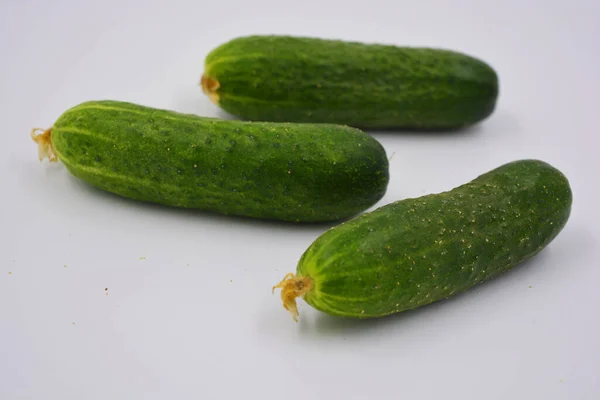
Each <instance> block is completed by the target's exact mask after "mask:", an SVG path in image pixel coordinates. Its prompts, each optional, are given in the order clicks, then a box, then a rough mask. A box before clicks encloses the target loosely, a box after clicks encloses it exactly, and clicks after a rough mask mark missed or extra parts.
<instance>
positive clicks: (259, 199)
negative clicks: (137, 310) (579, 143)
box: [32, 36, 572, 320]
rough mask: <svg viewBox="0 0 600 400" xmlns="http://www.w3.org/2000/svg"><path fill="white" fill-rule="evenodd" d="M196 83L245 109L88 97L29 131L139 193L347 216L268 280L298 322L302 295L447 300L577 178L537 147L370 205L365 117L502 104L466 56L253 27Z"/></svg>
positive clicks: (370, 145) (566, 202)
mask: <svg viewBox="0 0 600 400" xmlns="http://www.w3.org/2000/svg"><path fill="white" fill-rule="evenodd" d="M201 86H202V90H203V91H204V93H205V94H206V95H207V96H208V98H210V100H211V101H212V102H214V103H215V104H217V105H218V106H220V107H221V108H222V109H223V110H225V111H227V112H229V113H231V114H233V115H234V116H236V117H237V118H238V119H237V120H225V119H219V118H208V117H201V116H197V115H190V114H182V113H178V112H175V111H172V110H162V109H155V108H150V107H146V106H143V105H138V104H131V103H127V102H121V101H114V100H102V101H87V102H84V103H82V104H79V105H77V106H75V107H73V108H70V109H68V110H66V111H65V112H64V113H63V114H62V115H61V116H60V117H59V118H58V119H57V120H56V122H55V123H54V124H53V126H52V127H50V128H48V129H38V128H36V129H34V130H33V131H32V138H33V140H34V141H35V142H37V143H38V148H39V158H40V160H42V159H44V158H46V157H47V158H48V159H49V160H50V161H58V160H60V161H61V162H62V163H63V164H64V165H65V167H66V168H67V169H68V171H69V172H70V173H71V174H72V175H74V176H75V177H77V178H79V179H81V180H83V181H85V182H87V183H88V184H90V185H93V186H94V187H96V188H99V189H101V190H105V191H107V192H111V193H114V194H117V195H120V196H123V197H126V198H130V199H134V200H138V201H146V202H152V203H157V204H163V205H166V206H172V207H185V208H193V209H199V210H206V211H210V212H216V213H220V214H229V215H236V216H243V217H248V218H257V219H259V218H260V219H270V220H279V221H290V222H294V223H315V222H324V221H336V222H339V223H338V225H337V226H335V227H333V228H331V229H329V230H328V231H326V232H325V233H324V234H322V235H321V236H320V237H318V238H317V239H316V240H315V241H314V242H313V243H312V245H311V246H310V247H309V248H308V249H307V250H306V251H305V252H304V254H303V255H302V257H301V259H300V261H299V263H298V266H297V270H296V273H295V274H292V273H290V274H288V275H286V276H285V277H284V279H283V280H282V281H281V283H279V284H278V285H276V286H275V287H274V288H273V289H275V288H281V298H282V300H283V304H284V307H285V308H286V309H287V310H288V311H290V313H291V314H292V316H293V317H294V319H295V320H297V318H298V310H297V306H296V299H297V298H298V297H302V298H303V299H304V300H305V301H306V302H307V303H308V304H310V305H311V306H313V307H314V308H315V309H317V310H320V311H322V312H325V313H328V314H331V315H336V316H344V317H354V318H373V317H381V316H384V315H389V314H393V313H397V312H401V311H404V310H409V309H415V308H417V307H420V306H423V305H426V304H429V303H432V302H435V301H438V300H441V299H445V298H448V297H450V296H452V295H454V294H457V293H460V292H463V291H465V290H468V289H469V288H471V287H473V286H474V285H476V284H479V283H481V282H484V281H486V280H488V279H491V278H493V277H495V276H497V275H499V274H501V273H502V272H505V271H507V270H509V269H511V268H513V267H515V266H517V265H519V264H520V263H521V262H523V261H524V260H526V259H528V258H530V257H532V256H534V255H535V254H537V253H538V252H540V251H541V250H542V249H544V248H545V247H546V246H547V245H548V244H549V243H550V242H551V241H552V240H553V239H554V238H555V237H556V236H557V235H558V233H559V232H560V231H561V230H562V229H563V227H564V226H565V224H566V222H567V220H568V218H569V215H570V212H571V204H572V191H571V188H570V185H569V182H568V180H567V178H566V177H565V176H564V175H563V174H562V173H561V172H560V171H559V170H557V169H556V168H554V167H553V166H551V165H549V164H548V163H546V162H543V161H540V160H516V161H513V162H511V163H508V164H505V165H501V166H499V167H498V168H496V169H494V170H492V171H488V172H486V173H483V174H480V175H479V176H478V177H475V178H474V179H473V180H472V181H471V182H468V183H465V184H464V185H462V186H459V187H457V188H455V189H453V190H450V191H448V192H444V193H438V194H430V195H427V196H423V197H420V198H413V199H404V200H400V201H397V202H394V203H391V204H387V205H384V206H382V207H380V208H378V209H376V210H375V211H373V212H369V213H365V212H364V211H366V210H367V209H368V208H370V207H371V206H373V205H375V204H376V203H377V202H378V201H379V200H381V198H382V197H383V196H384V195H385V193H386V190H387V186H388V183H389V180H390V173H389V164H388V157H387V155H386V151H385V149H384V148H383V147H382V145H381V144H380V143H379V142H378V141H377V140H376V139H374V138H373V137H372V136H370V135H368V134H367V133H365V132H364V131H363V130H362V129H410V130H438V131H439V130H454V129H460V128H463V127H466V126H469V125H473V124H475V123H479V122H481V121H483V120H484V119H486V118H487V117H488V116H490V115H491V114H492V113H493V111H494V109H495V107H496V102H497V99H498V93H499V91H498V86H499V85H498V76H497V74H496V72H495V71H494V70H493V68H491V67H490V66H489V65H487V64H486V63H485V62H483V61H481V60H479V59H476V58H474V57H471V56H468V55H466V54H462V53H458V52H454V51H449V50H441V49H430V48H414V47H396V46H391V45H380V44H363V43H355V42H344V41H339V40H324V39H317V38H304V37H291V36H249V37H242V38H238V39H234V40H232V41H230V42H227V43H225V44H223V45H221V46H219V47H217V48H216V49H214V50H213V51H212V52H211V53H210V54H208V55H207V57H206V63H205V70H204V74H203V75H202V78H201Z"/></svg>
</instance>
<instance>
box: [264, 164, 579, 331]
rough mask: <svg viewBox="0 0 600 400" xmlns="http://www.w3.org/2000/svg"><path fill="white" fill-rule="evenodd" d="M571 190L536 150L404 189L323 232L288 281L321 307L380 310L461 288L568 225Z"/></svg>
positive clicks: (287, 300) (359, 312)
mask: <svg viewBox="0 0 600 400" xmlns="http://www.w3.org/2000/svg"><path fill="white" fill-rule="evenodd" d="M571 204H572V192H571V188H570V186H569V182H568V180H567V178H566V177H565V176H564V175H563V174H562V173H561V172H560V171H558V170H557V169H555V168H554V167H552V166H551V165H549V164H547V163H545V162H543V161H539V160H518V161H514V162H511V163H508V164H505V165H502V166H500V167H498V168H496V169H494V170H492V171H489V172H487V173H485V174H483V175H481V176H479V177H477V178H476V179H474V180H473V181H471V182H469V183H467V184H464V185H461V186H459V187H457V188H455V189H453V190H450V191H447V192H443V193H438V194H432V195H427V196H423V197H420V198H414V199H406V200H402V201H398V202H395V203H391V204H388V205H386V206H383V207H380V208H378V209H376V210H375V211H373V212H370V213H365V214H362V215H361V216H358V217H356V218H354V219H351V220H349V221H346V222H345V223H342V224H341V225H338V226H336V227H334V228H332V229H330V230H328V231H327V232H325V233H323V234H322V235H321V236H320V237H319V238H317V239H316V240H315V241H314V242H313V244H312V245H311V246H310V247H309V248H308V249H307V250H306V251H305V252H304V254H303V255H302V257H301V259H300V261H299V263H298V266H297V270H296V275H294V274H288V275H286V277H285V278H284V279H283V281H282V282H281V283H280V284H279V285H277V286H275V287H274V288H273V289H275V288H281V289H282V290H281V298H282V300H283V303H284V307H285V308H286V309H287V310H289V311H290V312H291V313H292V316H293V317H294V319H296V320H297V317H298V311H297V307H296V300H295V299H296V298H297V297H299V296H302V297H303V298H304V300H305V301H306V302H307V303H308V304H309V305H311V306H312V307H314V308H315V309H317V310H320V311H322V312H325V313H328V314H331V315H335V316H345V317H353V318H375V317H381V316H385V315H389V314H394V313H398V312H401V311H405V310H410V309H415V308H417V307H421V306H424V305H426V304H429V303H432V302H435V301H439V300H442V299H445V298H448V297H450V296H453V295H456V294H457V293H461V292H464V291H466V290H468V289H470V288H471V287H473V286H474V285H476V284H479V283H482V282H484V281H486V280H488V279H491V278H494V277H496V276H498V275H500V274H501V273H503V272H505V271H508V270H510V269H512V268H513V267H515V266H517V265H518V264H520V263H521V262H522V261H524V260H526V259H528V258H530V257H532V256H534V255H535V254H537V253H538V252H540V251H541V250H542V249H544V247H545V246H547V245H548V244H549V243H550V242H551V241H552V240H553V239H554V238H555V237H556V235H558V233H559V232H560V231H561V230H562V229H563V227H564V226H565V224H566V223H567V220H568V218H569V216H570V212H571Z"/></svg>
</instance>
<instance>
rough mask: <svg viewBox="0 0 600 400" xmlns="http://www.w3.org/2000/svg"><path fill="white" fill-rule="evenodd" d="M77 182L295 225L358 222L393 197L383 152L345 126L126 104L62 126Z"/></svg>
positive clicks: (64, 152)
mask: <svg viewBox="0 0 600 400" xmlns="http://www.w3.org/2000/svg"><path fill="white" fill-rule="evenodd" d="M51 132H52V141H53V145H54V147H55V151H56V152H57V154H58V156H59V158H60V160H61V162H62V163H64V164H65V166H66V168H67V169H68V170H69V171H70V172H71V173H72V174H73V175H74V176H75V177H77V178H80V179H82V180H84V181H86V182H87V183H89V184H91V185H93V186H95V187H97V188H100V189H102V190H105V191H108V192H112V193H115V194H118V195H121V196H123V197H127V198H131V199H135V200H142V201H148V202H153V203H158V204H164V205H170V206H176V207H184V208H196V209H203V210H209V211H214V212H217V213H221V214H233V215H239V216H247V217H253V218H263V219H274V220H282V221H293V222H321V221H332V220H339V219H344V218H349V217H350V216H353V215H355V214H357V213H359V212H361V211H363V210H365V209H366V208H368V207H370V206H371V205H373V204H375V203H376V202H377V201H378V200H379V199H380V198H381V197H383V195H384V193H385V191H386V188H387V184H388V181H389V172H388V159H387V157H386V154H385V151H384V149H383V147H382V146H381V145H380V144H379V142H377V141H376V140H375V139H373V138H372V137H370V136H369V135H367V134H365V133H364V132H362V131H360V130H357V129H354V128H350V127H343V126H335V125H311V124H288V123H282V124H276V123H255V122H243V121H228V120H221V119H216V118H204V117H198V116H195V115H187V114H179V113H175V112H172V111H168V110H160V109H154V108H150V107H145V106H140V105H136V104H131V103H125V102H117V101H91V102H85V103H82V104H80V105H78V106H76V107H73V108H71V109H70V110H68V111H66V112H65V113H63V115H62V116H60V117H59V118H58V120H57V121H56V123H55V124H54V126H53V127H52V131H51Z"/></svg>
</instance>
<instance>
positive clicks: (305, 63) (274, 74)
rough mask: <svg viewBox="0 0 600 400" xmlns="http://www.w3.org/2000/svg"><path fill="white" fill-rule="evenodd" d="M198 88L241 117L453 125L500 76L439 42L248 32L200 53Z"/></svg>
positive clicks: (468, 118) (486, 111)
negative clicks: (358, 40) (364, 40)
mask: <svg viewBox="0 0 600 400" xmlns="http://www.w3.org/2000/svg"><path fill="white" fill-rule="evenodd" d="M202 87H203V90H204V92H205V93H206V94H207V95H208V96H209V97H210V98H211V100H212V101H213V102H215V103H216V104H218V105H219V106H220V107H221V108H223V109H224V110H225V111H227V112H229V113H231V114H234V115H236V116H238V117H240V118H243V119H247V120H254V121H275V122H282V121H290V122H320V123H334V124H343V125H350V126H355V127H359V128H409V129H456V128H460V127H464V126H467V125H472V124H474V123H476V122H479V121H481V120H483V119H485V118H487V117H488V116H489V115H490V114H491V113H492V112H493V111H494V109H495V106H496V101H497V97H498V76H497V74H496V72H495V71H494V69H492V68H491V67H490V66H489V65H488V64H486V63H485V62H483V61H481V60H479V59H476V58H474V57H471V56H469V55H466V54H463V53H459V52H456V51H450V50H444V49H433V48H416V47H397V46H391V45H383V44H367V43H356V42H345V41H339V40H325V39H318V38H306V37H290V36H249V37H241V38H237V39H234V40H231V41H229V42H227V43H225V44H222V45H220V46H219V47H217V48H215V49H214V50H213V51H212V52H210V53H209V54H208V56H207V57H206V60H205V70H204V74H203V77H202Z"/></svg>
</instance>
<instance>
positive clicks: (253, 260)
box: [0, 0, 600, 400]
mask: <svg viewBox="0 0 600 400" xmlns="http://www.w3.org/2000/svg"><path fill="white" fill-rule="evenodd" d="M599 22H600V3H598V1H597V0H589V1H582V0H581V1H549V0H539V1H524V0H504V1H483V0H470V1H466V0H462V1H459V0H455V1H442V0H439V1H425V0H412V1H388V2H382V1H361V2H358V1H356V2H353V1H348V0H346V1H340V2H331V1H325V0H319V1H308V0H303V1H294V2H289V3H288V4H286V2H284V1H281V0H279V1H262V0H252V1H250V0H249V1H241V0H238V1H226V0H214V1H210V2H209V1H203V0H193V1H186V2H183V1H169V2H157V1H148V0H145V1H134V0H103V1H95V2H85V1H66V0H61V1H30V0H4V1H2V3H1V5H0V57H1V59H0V109H1V110H2V112H1V113H0V115H1V116H2V118H1V123H2V129H1V136H0V137H1V140H2V142H1V144H0V178H1V181H0V182H1V186H0V187H1V189H0V190H1V198H0V201H1V207H0V213H1V214H0V218H1V219H0V235H1V237H0V247H1V251H0V399H3V400H13V399H60V400H69V399H74V400H75V399H77V400H80V399H111V400H117V399H241V398H252V399H290V400H291V399H328V400H330V399H399V398H402V399H440V398H444V399H490V400H493V399H569V400H575V399H589V400H592V399H594V400H595V399H599V398H600V322H599V318H598V316H599V311H598V306H600V286H599V284H600V257H599V249H598V243H599V236H600V231H599V228H598V223H599V220H600V219H599V217H600V216H599V212H598V209H599V204H600V193H599V190H598V183H599V180H598V179H599V178H598V175H599V172H600V168H599V167H600V163H599V162H598V160H597V157H598V153H599V150H600V146H599V140H598V136H599V135H600V131H599V129H600V128H599V127H600V119H599V118H598V115H599V109H598V106H599V104H600V102H599V93H600V72H599V71H600V66H599V65H600V45H599V42H598V39H599V38H600V27H599ZM257 33H264V34H269V33H278V34H294V35H310V36H317V37H326V38H338V39H348V40H357V41H363V42H380V43H389V44H397V45H410V46H433V47H445V48H452V49H455V50H459V51H464V52H467V53H469V54H472V55H475V56H477V57H480V58H482V59H484V60H486V61H487V62H489V63H490V64H491V65H492V66H493V67H494V68H495V69H496V70H497V71H498V74H499V76H500V85H501V94H500V99H499V103H498V108H497V110H496V112H495V113H494V114H493V116H492V117H490V118H489V119H488V120H486V121H485V122H483V123H482V124H480V125H478V126H476V127H474V128H472V129H469V130H466V131H464V132H460V133H452V134H444V133H440V134H426V135H424V134H419V133H394V132H387V133H377V132H371V133H372V134H373V135H374V136H375V137H376V138H377V139H379V140H380V141H381V142H382V144H383V145H384V146H385V147H386V150H387V152H388V155H389V156H391V155H392V154H393V158H392V160H391V165H390V168H391V175H392V180H391V183H390V186H389V190H388V192H387V195H386V196H385V198H384V199H382V200H381V202H380V203H378V204H377V206H380V205H383V204H385V203H388V202H391V201H395V200H400V199H403V198H407V197H413V196H420V195H423V194H426V193H433V192H439V191H443V190H447V189H451V188H452V187H454V186H456V185H459V184H462V183H464V182H467V181H469V180H471V179H473V178H474V177H476V176H477V175H479V174H481V173H483V172H486V171H488V170H490V169H493V168H495V167H497V166H499V165H501V164H503V163H505V162H508V161H512V160H516V159H519V158H539V159H542V160H545V161H547V162H549V163H551V164H553V165H554V166H555V167H557V168H559V169H560V170H561V171H563V172H564V173H565V174H566V175H567V176H568V178H569V179H570V182H571V184H572V188H573V192H574V204H573V211H572V216H571V219H570V220H569V222H568V224H567V226H566V228H565V229H564V230H563V231H562V233H561V234H560V235H559V236H558V237H557V238H556V240H555V241H554V242H552V243H551V245H550V246H549V247H548V248H547V249H546V250H545V251H544V252H542V253H541V254H540V255H539V256H538V257H536V258H535V259H534V260H533V261H531V262H529V263H527V264H526V265H523V266H522V268H518V269H517V270H514V271H512V272H511V273H508V274H506V275H505V276H503V277H501V278H499V279H497V280H495V281H493V282H490V283H488V284H484V285H481V286H479V287H477V289H474V290H472V291H470V292H468V293H466V294H464V295H461V296H459V297H456V298H454V299H452V300H450V301H446V302H443V303H439V304H436V305H433V306H429V307H425V308H422V309H420V310H418V311H415V312H410V313H405V314H402V315H398V316H394V317H389V318H383V319H379V320H369V321H353V320H341V319H336V318H333V317H329V316H327V315H325V314H321V313H319V312H317V311H315V310H313V309H311V308H310V307H308V306H307V305H306V304H305V303H301V304H300V306H301V308H300V313H301V316H300V317H301V320H300V322H299V323H298V324H296V323H294V322H293V320H292V318H291V317H290V316H289V315H288V314H287V313H286V312H285V310H284V309H283V308H282V306H281V304H280V301H279V297H278V294H276V295H271V286H272V285H273V284H275V283H277V282H279V280H280V279H281V278H282V277H283V276H284V275H285V273H287V272H290V271H294V270H295V266H296V262H297V261H298V259H299V257H300V255H301V254H302V252H303V251H304V250H305V249H306V248H307V247H308V246H309V245H310V244H311V242H312V241H313V240H314V239H315V238H316V237H317V236H318V235H319V234H321V233H322V232H323V231H325V229H327V226H322V225H321V226H290V225H287V224H278V223H269V222H260V221H252V220H247V219H238V218H233V217H231V218H226V217H221V216H216V215H208V214H205V213H195V212H186V211H181V210H174V209H167V208H162V207H156V206H151V205H144V204H139V203H135V202H132V201H127V200H123V199H120V198H117V197H115V196H112V195H108V194H104V193H101V192H99V191H96V190H91V189H89V188H88V187H87V186H86V185H85V184H82V183H80V182H78V181H76V180H75V179H74V178H72V177H71V176H70V175H69V174H68V173H67V171H66V169H65V168H64V166H62V165H61V164H53V165H48V163H47V162H44V163H39V162H38V159H37V150H36V146H35V144H34V143H33V142H32V141H31V139H30V137H29V132H30V129H31V128H32V127H49V126H51V125H52V123H53V122H54V121H55V119H56V118H57V117H58V116H59V115H60V114H61V113H62V112H63V111H65V110H66V109H67V108H69V107H72V106H74V105H76V104H78V103H80V102H82V101H87V100H94V99H95V100H99V99H117V100H125V101H132V102H137V103H140V104H145V105H149V106H155V107H163V108H170V109H174V110H177V111H182V112H190V113H197V114H200V115H207V116H223V114H222V113H221V112H220V111H218V109H217V108H216V106H214V105H213V104H212V103H210V102H209V100H208V99H207V98H206V97H205V96H204V95H203V94H202V92H201V90H200V88H199V86H198V81H199V78H200V75H201V74H202V70H203V62H204V57H205V55H206V54H207V53H208V52H209V51H210V50H211V49H213V48H214V47H216V46H218V45H219V44H221V43H223V42H226V41H228V40H230V39H232V38H234V37H237V36H242V35H249V34H257ZM106 289H108V290H106Z"/></svg>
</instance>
